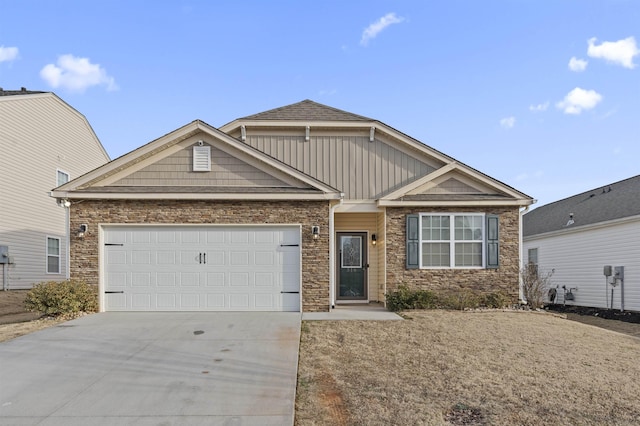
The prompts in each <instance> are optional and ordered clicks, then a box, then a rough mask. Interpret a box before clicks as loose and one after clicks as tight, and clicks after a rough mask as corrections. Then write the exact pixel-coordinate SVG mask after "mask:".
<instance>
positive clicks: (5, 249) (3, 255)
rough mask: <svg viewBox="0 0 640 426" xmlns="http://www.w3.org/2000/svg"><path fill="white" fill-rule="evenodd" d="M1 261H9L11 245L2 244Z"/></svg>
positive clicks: (0, 249) (0, 250)
mask: <svg viewBox="0 0 640 426" xmlns="http://www.w3.org/2000/svg"><path fill="white" fill-rule="evenodd" d="M0 263H9V246H0Z"/></svg>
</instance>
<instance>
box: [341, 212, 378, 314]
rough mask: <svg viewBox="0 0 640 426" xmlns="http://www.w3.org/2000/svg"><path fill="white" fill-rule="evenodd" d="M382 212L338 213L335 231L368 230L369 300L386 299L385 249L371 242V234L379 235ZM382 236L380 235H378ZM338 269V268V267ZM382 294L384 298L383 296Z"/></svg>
mask: <svg viewBox="0 0 640 426" xmlns="http://www.w3.org/2000/svg"><path fill="white" fill-rule="evenodd" d="M380 215H381V213H336V215H335V232H367V233H368V235H367V253H368V255H369V258H368V259H367V263H369V269H368V270H367V274H368V275H367V280H368V281H367V284H368V290H367V291H368V297H369V301H376V302H377V301H384V284H383V283H384V280H381V276H383V275H382V274H384V269H382V271H381V266H382V267H383V268H384V251H383V248H382V247H381V245H380V244H376V245H375V246H373V245H372V244H371V234H376V235H379V232H378V229H379V228H378V224H379V222H380V220H379V218H378V217H379V216H380ZM378 238H380V237H378ZM336 270H337V269H336ZM381 295H382V298H381Z"/></svg>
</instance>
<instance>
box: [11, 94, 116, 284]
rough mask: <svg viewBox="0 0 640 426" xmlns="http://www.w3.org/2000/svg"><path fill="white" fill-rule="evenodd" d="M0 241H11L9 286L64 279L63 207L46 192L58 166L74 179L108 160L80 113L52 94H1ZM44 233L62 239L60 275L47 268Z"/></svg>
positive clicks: (55, 175) (65, 267) (49, 188)
mask: <svg viewBox="0 0 640 426" xmlns="http://www.w3.org/2000/svg"><path fill="white" fill-rule="evenodd" d="M0 153H1V155H0V170H2V172H3V184H2V185H0V199H1V200H3V205H2V208H0V212H1V215H2V220H0V245H7V246H9V254H10V256H11V258H12V259H13V262H14V263H13V264H11V265H9V268H8V274H7V275H8V282H9V289H24V288H31V287H32V286H33V284H36V283H38V282H42V281H49V280H55V281H58V280H64V279H65V278H66V270H67V258H66V254H67V244H66V238H67V237H66V221H67V216H66V213H67V212H66V209H65V208H64V207H59V206H58V205H57V203H56V200H55V199H53V198H51V197H50V196H49V191H51V190H52V189H53V188H55V187H56V186H57V170H61V171H63V172H65V173H68V174H69V177H70V179H73V178H76V177H78V176H80V175H82V174H84V173H86V172H88V171H90V170H92V169H94V168H96V167H98V166H100V165H102V164H104V163H105V162H107V161H109V157H108V156H107V154H106V152H105V151H104V149H103V148H102V145H101V144H100V142H99V141H98V139H97V138H96V137H95V134H94V133H93V130H92V129H91V127H90V126H89V125H88V123H87V122H86V120H85V119H84V117H83V116H82V115H81V114H79V113H78V112H77V111H75V110H74V109H73V108H71V107H70V106H69V105H67V104H65V103H64V102H63V101H61V100H60V99H59V98H58V97H56V96H55V95H53V94H51V93H44V94H35V95H15V96H5V97H2V98H0ZM47 237H55V238H60V253H61V268H60V274H47V273H46V245H47Z"/></svg>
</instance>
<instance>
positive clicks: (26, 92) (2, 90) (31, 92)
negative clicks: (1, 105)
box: [0, 87, 47, 96]
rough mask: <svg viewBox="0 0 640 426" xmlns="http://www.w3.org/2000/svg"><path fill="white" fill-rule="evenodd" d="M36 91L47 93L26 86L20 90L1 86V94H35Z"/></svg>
mask: <svg viewBox="0 0 640 426" xmlns="http://www.w3.org/2000/svg"><path fill="white" fill-rule="evenodd" d="M34 93H47V92H41V91H39V90H27V89H26V88H24V87H23V88H21V89H20V90H4V89H3V88H2V87H0V96H15V95H33V94H34Z"/></svg>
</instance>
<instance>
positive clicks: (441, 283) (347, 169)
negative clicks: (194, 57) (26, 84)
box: [53, 100, 533, 311]
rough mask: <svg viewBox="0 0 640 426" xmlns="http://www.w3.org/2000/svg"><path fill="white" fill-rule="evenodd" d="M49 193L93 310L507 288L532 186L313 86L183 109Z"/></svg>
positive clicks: (295, 305)
mask: <svg viewBox="0 0 640 426" xmlns="http://www.w3.org/2000/svg"><path fill="white" fill-rule="evenodd" d="M53 196H54V197H56V198H57V199H58V200H61V201H62V202H68V203H70V204H71V229H72V230H73V229H77V230H82V232H81V235H76V236H75V237H73V238H72V261H71V274H72V275H73V276H77V277H79V278H83V279H85V280H87V281H88V282H91V283H95V284H97V285H99V288H100V294H101V307H102V309H103V310H138V311H140V310H178V311H183V310H230V311H245V310H262V311H281V310H284V311H300V310H302V311H327V310H330V309H331V308H332V307H334V306H335V305H336V304H339V303H367V302H371V301H384V298H385V294H386V293H387V292H389V291H391V290H393V289H396V288H397V287H398V286H399V285H402V284H406V285H408V286H411V287H414V288H424V289H433V290H437V291H443V292H457V291H460V290H461V289H471V290H474V291H478V292H494V291H503V292H505V293H507V294H509V295H510V296H511V297H512V298H513V300H514V301H515V300H516V299H517V297H518V278H519V269H520V232H519V229H520V219H521V217H520V214H521V208H523V207H526V206H528V205H530V204H531V203H532V202H533V200H532V199H531V197H529V196H527V195H525V194H523V193H521V192H519V191H517V190H516V189H514V188H512V187H510V186H508V185H506V184H504V183H502V182H499V181H497V180H495V179H493V178H491V177H489V176H488V175H485V174H483V173H481V172H479V171H477V170H474V169H473V168H471V167H469V166H466V165H464V164H462V163H459V162H457V161H455V160H454V159H453V158H451V157H449V156H447V155H445V154H443V153H441V152H438V151H437V150H435V149H433V148H430V147H429V146H427V145H425V144H423V143H421V142H420V141H417V140H415V139H413V138H411V137H410V136H407V135H405V134H403V133H401V132H399V131H397V130H395V129H393V128H392V127H389V126H388V125H386V124H384V123H382V122H380V121H378V120H375V119H371V118H367V117H363V116H360V115H356V114H352V113H349V112H345V111H342V110H339V109H336V108H332V107H328V106H325V105H321V104H318V103H315V102H312V101H309V100H305V101H302V102H299V103H296V104H292V105H288V106H284V107H281V108H276V109H273V110H269V111H266V112H262V113H259V114H255V115H251V116H248V117H244V118H240V119H237V120H235V121H233V122H231V123H228V124H226V125H224V126H222V127H220V128H214V127H212V126H210V125H208V124H206V123H204V122H202V121H200V120H196V121H193V122H191V123H189V124H187V125H185V126H183V127H181V128H179V129H177V130H175V131H173V132H171V133H169V134H167V135H164V136H162V137H160V138H159V139H156V140H154V141H152V142H150V143H148V144H146V145H144V146H142V147H140V148H138V149H136V150H134V151H132V152H130V153H128V154H126V155H124V156H122V157H120V158H118V159H116V160H114V161H112V162H110V163H108V164H105V165H103V166H102V167H99V168H97V169H95V170H93V171H91V172H90V173H87V174H86V175H84V176H81V177H79V178H77V179H75V180H73V181H71V182H69V183H66V184H64V185H62V186H60V187H59V188H57V189H56V190H55V191H54V193H53Z"/></svg>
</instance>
